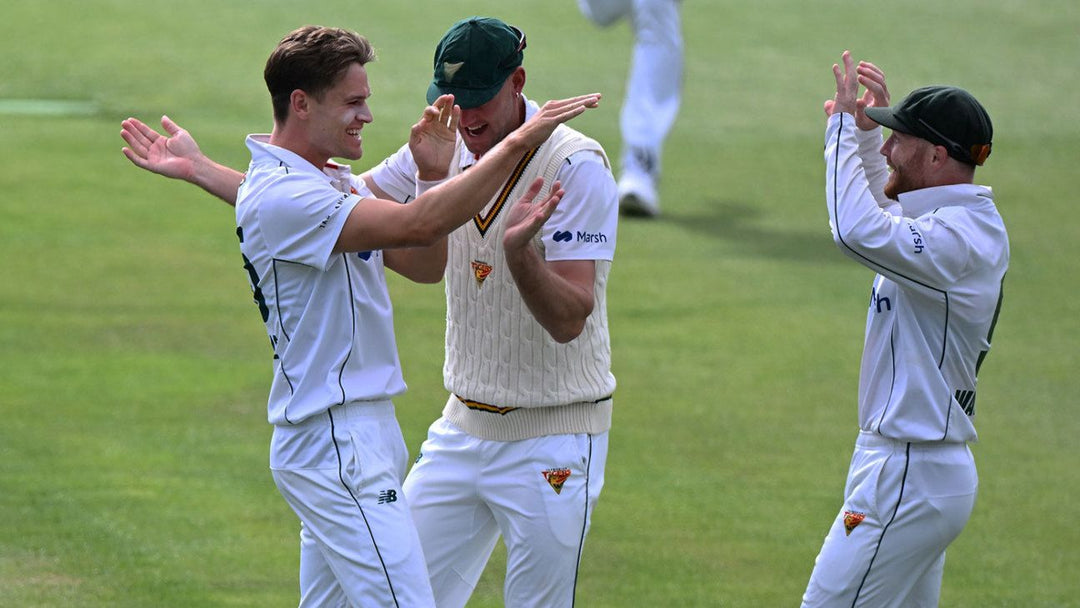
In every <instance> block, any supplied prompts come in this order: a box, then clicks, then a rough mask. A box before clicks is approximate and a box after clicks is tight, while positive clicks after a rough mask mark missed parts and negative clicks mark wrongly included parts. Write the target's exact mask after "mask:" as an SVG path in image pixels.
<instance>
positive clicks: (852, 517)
mask: <svg viewBox="0 0 1080 608" xmlns="http://www.w3.org/2000/svg"><path fill="white" fill-rule="evenodd" d="M864 519H866V513H859V512H858V511H844V532H845V534H844V535H845V536H851V531H852V530H854V529H855V528H856V526H858V525H859V524H861V523H862V522H863V520H864Z"/></svg>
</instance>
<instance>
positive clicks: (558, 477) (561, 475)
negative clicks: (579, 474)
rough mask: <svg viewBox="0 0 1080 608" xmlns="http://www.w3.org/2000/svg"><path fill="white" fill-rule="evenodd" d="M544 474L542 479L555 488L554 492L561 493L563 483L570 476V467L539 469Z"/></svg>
mask: <svg viewBox="0 0 1080 608" xmlns="http://www.w3.org/2000/svg"><path fill="white" fill-rule="evenodd" d="M541 473H542V474H543V475H544V479H546V480H547V482H548V485H550V486H551V489H552V490H555V493H556V494H562V487H563V484H565V483H566V480H567V479H569V478H570V469H548V470H546V471H541Z"/></svg>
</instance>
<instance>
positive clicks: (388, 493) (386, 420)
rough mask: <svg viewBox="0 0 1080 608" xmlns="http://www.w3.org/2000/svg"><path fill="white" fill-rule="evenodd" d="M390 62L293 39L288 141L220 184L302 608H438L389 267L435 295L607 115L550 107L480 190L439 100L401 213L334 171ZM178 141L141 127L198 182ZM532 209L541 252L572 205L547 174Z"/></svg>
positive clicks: (497, 155) (447, 108)
mask: <svg viewBox="0 0 1080 608" xmlns="http://www.w3.org/2000/svg"><path fill="white" fill-rule="evenodd" d="M373 59H374V51H373V50H372V48H371V46H370V44H368V42H367V40H366V39H364V38H363V37H362V36H359V35H358V34H356V33H354V32H350V31H347V30H342V29H338V28H324V27H315V26H306V27H302V28H299V29H297V30H295V31H293V32H291V33H290V34H288V35H287V36H285V37H284V38H283V39H282V40H281V42H280V43H279V44H278V45H277V47H276V48H275V49H274V51H273V53H272V54H271V55H270V58H269V59H268V60H267V62H266V67H265V70H264V76H265V80H266V85H267V89H268V90H269V93H270V97H271V100H272V105H273V110H274V129H273V132H272V133H270V134H269V135H251V136H249V137H248V139H247V145H248V148H249V149H250V150H251V155H252V160H251V164H250V166H249V167H248V170H247V173H246V177H245V178H244V181H243V183H242V185H241V184H240V183H239V179H238V176H239V174H236V173H235V172H232V173H229V172H228V171H226V172H224V173H222V172H220V171H219V172H217V178H215V181H214V184H215V185H216V186H215V187H225V188H226V189H229V188H231V189H232V194H230V195H229V196H230V197H232V198H234V199H235V205H236V222H237V229H236V234H237V237H238V238H239V241H240V251H241V253H242V258H243V261H244V269H245V271H246V273H247V276H248V278H249V279H250V282H251V287H252V291H253V294H254V299H255V303H256V304H257V306H258V310H259V312H260V315H261V318H262V320H263V322H264V324H265V325H266V330H267V334H268V336H269V338H270V343H271V345H272V347H273V352H274V357H273V382H272V384H271V388H270V396H269V400H268V418H269V421H270V423H271V424H273V425H274V432H273V436H272V439H271V444H270V468H271V471H272V473H273V478H274V481H275V483H276V485H277V487H278V490H279V491H280V492H281V494H282V496H283V497H284V498H285V500H286V502H288V504H289V505H290V507H292V509H293V510H294V511H295V512H296V514H297V516H298V518H299V519H300V522H301V528H300V606H302V607H307V606H346V605H347V606H411V607H418V608H428V607H430V606H433V605H434V604H435V600H434V597H433V595H432V591H431V587H430V584H429V578H428V573H427V568H426V566H425V562H424V558H423V555H422V553H421V548H420V542H419V538H418V536H417V533H416V528H415V527H414V525H413V522H412V517H411V514H410V511H409V507H408V502H407V497H406V496H405V495H404V493H403V492H402V487H401V483H402V478H403V476H404V474H405V471H406V468H407V465H408V451H407V449H406V447H405V445H404V441H403V438H402V435H401V430H400V428H399V426H398V423H397V420H396V418H395V415H394V407H393V404H392V401H391V400H392V399H393V398H394V397H396V396H398V395H400V394H402V393H403V392H404V391H405V382H404V380H403V378H402V374H401V367H400V363H399V361H398V354H397V348H396V344H395V338H394V328H393V319H392V313H391V305H390V300H389V295H388V293H387V289H386V280H385V275H384V268H390V269H392V270H395V271H397V272H399V273H401V274H403V275H405V276H408V277H410V278H414V279H418V280H423V279H425V276H424V275H423V274H422V273H420V274H418V273H417V271H416V268H417V266H418V262H417V261H416V260H417V259H420V260H423V263H424V264H426V263H428V262H427V261H426V260H427V258H430V257H432V256H434V257H438V256H439V255H440V254H442V255H445V247H446V245H445V242H446V241H445V236H446V235H447V234H448V233H449V232H450V231H451V230H453V229H454V228H456V227H457V226H459V225H461V224H462V223H463V222H465V221H467V220H469V219H470V218H472V217H473V216H474V215H475V214H476V213H477V212H478V211H479V210H480V208H481V206H482V205H483V204H485V203H486V202H487V201H488V200H489V199H490V198H491V197H492V196H495V195H496V194H497V192H498V191H499V186H500V184H501V183H502V182H503V181H504V180H505V179H506V177H507V176H509V175H510V173H511V170H513V169H514V168H515V167H516V166H517V165H518V163H519V161H520V158H521V157H522V155H524V154H527V153H528V152H529V151H531V150H534V149H535V148H536V147H537V146H538V145H540V144H541V143H542V142H544V141H545V140H547V139H548V137H549V136H550V135H551V134H552V132H553V131H554V130H555V128H556V126H557V125H559V124H560V123H562V122H564V121H566V120H569V119H570V118H572V117H574V116H576V115H578V114H580V113H581V112H583V111H584V110H585V108H586V107H593V106H595V105H596V103H597V100H598V96H596V95H588V96H582V97H578V98H574V99H571V100H565V101H560V102H551V103H549V104H546V105H545V106H544V107H543V108H542V109H540V111H539V112H538V113H537V115H536V117H535V118H534V120H532V121H531V122H530V123H529V124H528V125H527V126H525V127H523V128H521V129H518V130H516V131H515V132H514V133H513V134H511V135H508V136H507V137H506V138H504V139H502V141H501V142H500V145H498V146H496V147H495V148H493V149H492V150H491V151H490V153H488V154H487V155H485V158H484V160H483V161H482V162H478V163H476V165H475V166H473V168H472V169H471V170H470V171H469V172H468V174H467V175H460V176H455V177H454V178H453V179H447V177H448V169H449V160H450V153H452V151H453V149H454V137H455V131H456V129H457V124H458V121H459V119H460V116H461V109H460V108H459V107H457V106H455V105H454V103H453V97H452V96H450V95H443V96H439V97H438V98H437V99H434V100H433V104H432V105H431V106H429V107H428V108H427V109H425V111H424V114H423V116H422V118H421V120H420V122H419V123H417V125H415V126H414V127H413V129H412V133H411V136H410V143H409V148H410V151H411V153H412V155H413V158H415V159H416V161H417V162H416V167H417V173H416V176H415V177H416V188H415V190H414V192H413V195H414V200H413V201H412V202H411V203H410V204H409V205H401V204H398V203H397V202H396V201H387V200H380V199H377V198H374V197H373V196H372V195H371V193H370V191H368V190H367V188H366V186H365V185H364V182H363V181H362V180H360V179H359V178H357V177H355V176H353V175H352V174H351V173H350V171H349V167H347V166H344V165H339V164H336V163H334V162H330V159H331V158H332V157H337V158H345V159H352V160H355V159H358V158H360V156H361V154H362V146H361V133H362V131H363V128H364V127H365V126H366V125H367V124H369V123H370V122H371V121H372V119H373V118H372V114H371V110H370V108H369V106H368V104H367V100H368V98H369V97H370V95H371V87H370V85H369V83H368V77H367V72H366V68H365V65H366V64H367V63H368V62H370V61H372V60H373ZM171 127H175V125H174V124H172V123H166V128H167V130H170V132H171V133H172V135H173V137H169V138H165V137H162V136H160V135H159V134H158V133H156V132H154V131H153V130H152V129H149V128H147V127H146V126H145V125H143V124H142V123H141V122H139V121H135V120H132V119H129V120H127V121H125V122H124V128H123V131H122V136H123V137H124V139H125V141H126V142H127V143H128V144H129V146H130V147H129V148H125V150H124V152H125V154H126V155H127V157H128V158H129V159H131V160H132V162H134V163H135V164H136V165H138V166H140V167H143V168H146V169H149V170H151V171H155V172H158V173H162V174H165V175H169V176H171V177H182V178H184V179H188V180H189V181H195V176H196V175H202V172H200V171H199V170H198V169H197V167H196V165H197V164H198V163H196V162H194V161H192V160H191V158H190V157H185V156H183V155H182V153H183V152H184V151H186V152H191V151H192V149H193V148H192V147H193V146H194V140H191V139H190V137H187V136H186V135H185V134H181V133H177V132H174V130H173V129H172V128H171ZM194 151H195V152H197V147H194ZM178 153H181V154H178ZM237 186H239V190H238V191H237V190H236V187H237ZM541 186H545V188H546V191H547V194H546V195H545V196H544V197H542V198H538V197H537V193H538V192H539V190H540V188H541ZM518 193H520V194H521V197H520V201H519V203H518V204H516V205H513V206H511V208H512V210H513V211H514V213H513V214H510V213H509V211H508V215H510V217H511V218H512V221H517V222H519V223H515V224H513V226H512V228H513V229H516V230H519V231H520V232H521V234H522V238H529V237H531V235H532V234H533V233H534V232H535V230H536V228H537V227H538V226H539V225H540V224H541V223H542V222H543V220H544V219H546V218H547V217H549V216H550V214H551V213H552V211H553V210H554V206H555V205H556V204H557V203H558V201H559V199H560V197H561V196H562V194H563V191H562V189H561V188H560V187H559V185H558V184H557V183H554V184H552V185H551V186H547V184H545V182H544V181H543V179H542V178H539V177H537V178H536V179H532V177H531V176H530V181H529V183H528V184H527V185H523V187H522V188H520V189H519V190H517V191H516V192H515V194H518ZM512 200H518V198H514V199H512ZM533 200H537V202H536V203H535V204H534V203H532V201H533ZM508 206H509V205H508ZM426 280H429V281H437V280H438V276H437V275H436V276H434V277H430V276H427V277H426Z"/></svg>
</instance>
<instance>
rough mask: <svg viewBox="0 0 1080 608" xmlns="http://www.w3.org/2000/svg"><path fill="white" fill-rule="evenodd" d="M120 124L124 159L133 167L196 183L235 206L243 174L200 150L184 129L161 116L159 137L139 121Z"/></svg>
mask: <svg viewBox="0 0 1080 608" xmlns="http://www.w3.org/2000/svg"><path fill="white" fill-rule="evenodd" d="M120 124H121V130H120V137H122V138H124V141H125V142H127V146H125V147H124V149H123V152H124V156H126V157H127V158H128V160H130V161H131V162H132V164H134V165H135V166H136V167H139V168H141V169H146V170H147V171H150V172H151V173H157V174H158V175H164V176H165V177H171V178H174V179H180V180H184V181H185V182H189V183H192V184H195V185H196V186H198V187H200V188H202V189H203V190H206V191H207V192H209V193H210V194H213V195H214V196H216V197H218V198H220V199H221V200H223V201H225V202H226V203H228V204H230V205H234V204H236V189H237V188H238V187H239V186H240V182H241V181H243V179H244V174H243V173H240V172H239V171H236V170H235V169H231V168H229V167H226V166H224V165H220V164H218V163H216V162H214V161H213V160H211V159H210V158H209V157H208V156H206V155H205V154H203V153H202V150H200V149H199V144H198V143H196V142H195V138H193V137H192V136H191V134H190V133H188V132H187V129H184V128H182V127H181V126H180V125H178V124H176V123H175V122H173V121H172V119H170V118H169V117H168V116H162V117H161V127H162V128H163V129H164V130H165V132H166V133H168V135H167V136H166V135H162V134H161V133H158V132H157V131H155V130H154V129H152V128H150V127H149V126H148V125H147V124H146V123H144V122H142V121H141V120H139V119H138V118H128V119H127V120H125V121H123V122H122V123H120Z"/></svg>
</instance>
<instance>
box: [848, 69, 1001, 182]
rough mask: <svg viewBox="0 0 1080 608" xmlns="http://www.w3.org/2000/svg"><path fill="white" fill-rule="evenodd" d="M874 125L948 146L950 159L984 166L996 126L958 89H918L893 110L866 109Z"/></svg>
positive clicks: (967, 95) (969, 97) (977, 104)
mask: <svg viewBox="0 0 1080 608" xmlns="http://www.w3.org/2000/svg"><path fill="white" fill-rule="evenodd" d="M866 115H867V116H868V117H870V119H871V120H873V121H874V122H876V123H878V124H880V125H882V126H884V127H888V128H890V129H892V130H893V131H899V132H901V133H906V134H908V135H914V136H915V137H919V138H922V139H925V140H927V141H929V142H930V143H933V144H935V145H939V146H944V147H945V149H946V150H948V152H949V156H951V157H953V158H955V159H956V160H959V161H961V162H965V163H968V164H969V165H981V164H983V162H985V161H986V157H988V156H990V144H991V141H992V140H993V138H994V125H993V124H992V123H991V122H990V115H989V114H987V113H986V109H985V108H983V107H982V104H980V103H979V102H978V100H976V99H975V98H974V97H972V95H971V93H968V92H967V91H965V90H964V89H960V88H957V87H946V86H929V87H923V88H921V89H915V90H914V91H912V92H911V93H910V94H909V95H908V96H907V97H905V98H904V99H903V101H901V102H900V103H898V104H896V105H894V106H892V107H891V108H866Z"/></svg>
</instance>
